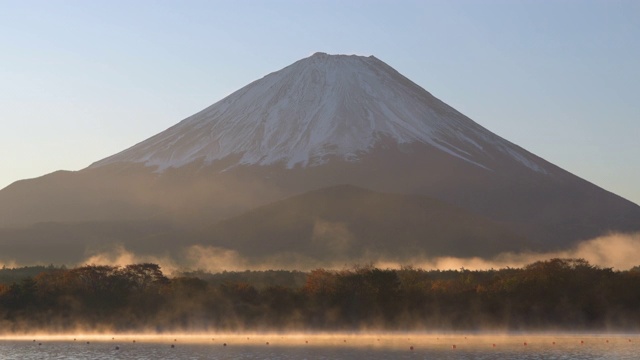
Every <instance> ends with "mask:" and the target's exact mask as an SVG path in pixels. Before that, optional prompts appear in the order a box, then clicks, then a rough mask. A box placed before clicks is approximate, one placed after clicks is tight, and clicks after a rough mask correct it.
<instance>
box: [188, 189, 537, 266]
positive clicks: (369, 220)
mask: <svg viewBox="0 0 640 360" xmlns="http://www.w3.org/2000/svg"><path fill="white" fill-rule="evenodd" d="M201 236H202V238H201V240H200V241H198V242H199V243H201V244H209V245H213V246H216V247H222V248H225V249H232V250H236V251H238V252H239V253H241V254H243V255H245V256H247V257H252V258H268V257H273V256H277V255H281V254H292V255H296V256H300V255H302V256H306V257H309V258H313V259H319V260H333V261H337V260H342V261H349V259H365V258H374V259H380V258H382V259H411V258H426V257H435V256H443V255H452V254H457V255H458V256H489V255H495V254H497V253H499V252H502V251H507V250H513V251H515V250H521V249H524V248H530V247H531V245H532V244H531V242H530V241H528V240H526V239H524V238H522V237H521V236H519V235H516V234H515V233H513V232H512V231H509V230H508V229H506V228H505V227H504V226H502V225H500V224H498V223H496V222H493V221H491V220H489V219H486V218H483V217H480V216H477V215H473V214H471V213H469V212H467V211H465V210H463V209H459V208H456V207H453V206H450V205H447V204H445V203H443V202H441V201H438V200H435V199H431V198H428V197H424V196H412V195H397V194H383V193H377V192H373V191H370V190H365V189H362V188H358V187H354V186H350V185H342V186H334V187H329V188H324V189H320V190H316V191H311V192H308V193H305V194H302V195H297V196H294V197H291V198H288V199H285V200H282V201H278V202H276V203H272V204H269V205H265V206H262V207H260V208H257V209H255V210H252V211H249V212H247V213H245V214H242V215H239V216H237V217H233V218H231V219H228V220H225V221H222V222H220V223H219V224H216V225H214V226H212V227H210V228H208V229H206V230H205V231H204V232H203V235H201Z"/></svg>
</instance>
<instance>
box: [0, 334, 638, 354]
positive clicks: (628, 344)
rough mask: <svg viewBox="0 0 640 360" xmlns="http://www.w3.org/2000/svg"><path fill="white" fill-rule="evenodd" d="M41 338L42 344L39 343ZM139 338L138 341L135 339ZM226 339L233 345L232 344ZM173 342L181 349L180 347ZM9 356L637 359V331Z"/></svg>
mask: <svg viewBox="0 0 640 360" xmlns="http://www.w3.org/2000/svg"><path fill="white" fill-rule="evenodd" d="M34 340H35V341H34ZM134 341H135V342H134ZM225 344H226V345H225ZM172 346H173V347H172ZM0 357H1V358H2V359H363V360H364V359H581V360H582V359H637V358H639V357H640V339H639V338H638V337H637V335H620V334H618V335H604V334H602V335H460V334H455V335H451V334H449V335H437V334H429V335H418V334H402V335H401V334H391V335H390V334H368V335H353V334H351V335H350V334H334V335H327V334H322V335H317V334H314V335H309V334H296V335H281V334H271V335H266V334H242V335H240V334H236V335H220V334H216V335H211V334H209V335H206V336H205V335H198V336H185V335H166V336H143V335H140V336H133V335H129V336H126V337H124V336H113V339H112V336H110V335H109V336H107V335H103V336H76V340H74V336H57V337H56V336H54V337H51V336H49V337H44V336H40V337H38V338H33V337H32V338H26V337H21V338H15V337H14V338H4V339H2V340H0Z"/></svg>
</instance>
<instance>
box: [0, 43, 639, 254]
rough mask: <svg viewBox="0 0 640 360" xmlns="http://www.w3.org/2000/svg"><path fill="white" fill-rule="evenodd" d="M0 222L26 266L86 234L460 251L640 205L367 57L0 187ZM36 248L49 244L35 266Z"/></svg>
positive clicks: (585, 229) (318, 61) (533, 239)
mask: <svg viewBox="0 0 640 360" xmlns="http://www.w3.org/2000/svg"><path fill="white" fill-rule="evenodd" d="M212 71H215V70H212ZM80 150H81V149H80ZM336 189H337V190H336ZM383 193H384V194H386V195H381V194H383ZM304 194H306V195H304ZM42 222H47V223H48V224H45V225H38V223H42ZM16 226H21V227H23V228H22V229H23V230H24V231H23V230H15V229H16ZM9 227H12V229H11V230H8V231H0V250H2V251H5V250H6V251H9V252H11V251H13V252H14V253H16V252H17V251H18V250H17V249H22V250H20V251H22V254H23V255H24V256H25V258H30V257H32V256H41V257H38V258H37V259H41V258H42V259H46V256H50V255H51V254H52V253H53V252H57V253H59V254H60V256H63V257H64V256H67V254H71V253H78V252H80V253H84V250H85V247H83V246H89V245H87V244H88V243H86V244H84V245H82V241H85V242H86V241H89V240H87V239H91V244H92V245H91V246H92V247H100V246H105V244H109V243H115V244H125V245H126V246H127V247H131V248H133V249H135V250H136V251H138V250H140V251H146V250H150V249H151V250H153V251H163V249H169V248H171V249H174V250H175V251H177V250H178V249H179V247H180V246H182V245H183V244H185V243H188V242H190V243H191V244H194V243H195V244H208V245H212V246H215V247H223V248H232V249H233V250H234V251H239V252H240V253H242V252H243V251H245V252H247V253H251V252H252V251H254V250H257V249H261V250H260V251H258V252H262V251H263V250H264V251H267V250H266V249H269V251H272V252H273V253H269V254H265V256H271V255H273V256H276V255H278V254H277V252H278V251H283V252H285V253H286V252H287V251H290V250H291V249H296V248H299V249H303V248H304V249H306V250H305V251H307V253H306V254H307V255H309V254H311V255H313V254H315V251H316V250H317V249H323V250H322V251H325V250H326V251H328V252H326V253H327V254H333V253H334V252H335V251H338V250H339V249H341V248H342V247H344V246H346V245H345V244H346V243H348V244H350V245H349V246H348V248H349V249H350V250H349V251H350V252H349V253H348V254H357V253H358V252H367V251H371V252H377V253H380V255H389V256H396V255H399V254H400V252H399V251H400V250H399V249H401V248H402V249H404V250H403V251H405V253H406V252H409V253H415V252H420V253H424V254H427V255H429V254H439V255H453V256H461V255H464V256H473V255H474V254H479V253H483V254H485V255H487V254H496V253H499V252H501V251H519V250H549V249H559V248H566V247H568V246H572V245H575V243H576V242H578V241H581V240H586V239H590V238H593V237H596V236H599V235H602V234H606V233H609V232H612V231H615V232H634V231H640V207H638V205H636V204H633V203H631V202H629V201H627V200H625V199H623V198H620V197H619V196H617V195H615V194H612V193H610V192H608V191H606V190H604V189H601V188H599V187H598V186H596V185H594V184H591V183H589V182H588V181H585V180H583V179H581V178H579V177H577V176H575V175H573V174H571V173H569V172H567V171H564V170H562V169H561V168H559V167H557V166H555V165H553V164H551V163H549V162H547V161H546V160H544V159H541V158H539V157H537V156H536V155H534V154H532V153H530V152H528V151H526V150H525V149H522V148H521V147H519V146H517V145H515V144H513V143H510V142H509V141H507V140H505V139H503V138H501V137H499V136H497V135H495V134H493V133H492V132H490V131H489V130H487V129H485V128H483V127H482V126H480V125H479V124H477V123H475V122H474V121H473V120H471V119H469V118H468V117H466V116H465V115H463V114H461V113H459V112H458V111H456V110H455V109H453V108H451V107H450V106H448V105H447V104H445V103H444V102H442V101H440V100H438V99H437V98H435V97H434V96H432V95H431V94H430V93H429V92H427V91H426V90H424V89H423V88H422V87H420V86H419V85H417V84H415V83H413V82H412V81H411V80H409V79H407V78H406V77H404V76H402V75H401V74H400V73H398V72H397V71H395V70H394V69H393V68H391V67H390V66H388V65H387V64H385V63H384V62H382V61H380V60H378V59H377V58H375V57H373V56H369V57H362V56H345V55H327V54H324V53H316V54H314V55H312V56H310V57H308V58H305V59H302V60H299V61H297V62H295V63H293V64H292V65H290V66H288V67H285V68H284V69H282V70H279V71H276V72H274V73H271V74H269V75H267V76H265V77H263V78H262V79H259V80H256V81H254V82H253V83H251V84H249V85H247V86H245V87H243V88H241V89H240V90H238V91H236V92H235V93H233V94H231V95H229V96H227V97H226V98H224V99H222V100H220V101H218V102H216V103H215V104H213V105H211V106H210V107H208V108H206V109H204V110H202V111H200V112H198V113H196V114H195V115H193V116H191V117H189V118H187V119H184V120H183V121H181V122H179V123H177V124H176V125H175V126H173V127H171V128H169V129H167V130H165V131H163V132H161V133H159V134H157V135H155V136H153V137H151V138H149V139H147V140H144V141H142V142H140V143H138V144H137V145H134V146H132V147H131V148H129V149H126V150H124V151H122V152H120V153H118V154H115V155H113V156H110V157H108V158H106V159H103V160H100V161H97V162H95V163H93V164H92V165H91V166H89V167H88V168H86V169H83V170H81V171H77V172H64V171H60V172H55V173H52V174H48V175H45V176H42V177H40V178H37V179H31V180H23V181H19V182H16V183H14V184H12V185H10V186H8V187H7V188H5V189H2V190H0V228H5V229H8V228H9ZM327 229H329V230H327ZM438 229H439V230H438ZM0 230H2V229H0ZM3 234H5V235H3ZM3 236H5V237H6V239H5V238H3ZM20 239H22V240H20ZM40 239H52V240H51V241H52V244H48V248H47V247H42V249H49V250H42V251H43V252H41V253H35V255H34V254H32V253H31V249H33V248H34V247H35V245H37V244H39V243H42V241H41V240H40ZM73 239H75V240H73ZM43 241H46V240H43ZM345 241H346V243H345ZM60 244H63V245H64V246H63V245H60ZM240 244H242V246H240ZM305 244H306V245H305ZM331 244H338V245H336V246H337V248H334V246H333V245H331ZM232 245H233V246H232ZM236 245H237V247H234V246H236ZM3 249H4V250H3ZM314 249H316V250H314ZM363 249H366V251H365V250H363ZM479 249H481V250H482V251H480V250H479ZM396 250H398V251H396ZM318 251H319V250H318ZM254 252H255V251H254ZM7 254H9V253H7ZM345 254H347V253H346V252H345ZM14 255H15V254H14ZM343 255H344V254H343ZM7 256H13V255H11V254H9V255H7ZM0 260H2V259H0ZM38 261H40V260H38ZM45 262H46V260H45Z"/></svg>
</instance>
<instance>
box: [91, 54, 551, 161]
mask: <svg viewBox="0 0 640 360" xmlns="http://www.w3.org/2000/svg"><path fill="white" fill-rule="evenodd" d="M383 138H386V139H389V140H391V141H393V142H395V143H397V144H409V143H413V142H421V143H424V144H428V145H430V146H432V147H434V148H436V149H438V150H440V151H442V152H445V153H447V154H449V155H452V156H454V157H457V158H459V159H462V160H464V161H466V162H468V163H470V164H473V165H475V166H479V167H481V168H485V169H489V170H490V169H491V166H492V165H491V164H490V163H487V161H486V157H487V153H488V151H487V150H488V149H489V148H490V149H492V150H494V151H498V152H501V153H503V154H505V155H507V156H508V157H510V158H512V159H513V160H515V161H516V162H519V163H520V164H522V165H524V166H526V167H528V168H530V169H532V170H534V171H538V172H546V170H545V165H544V164H542V163H540V162H539V161H538V160H537V159H536V158H535V157H534V156H531V154H529V153H528V152H526V151H524V150H522V149H521V148H519V147H517V146H515V145H513V144H511V143H509V142H508V141H505V140H504V139H502V138H500V137H498V136H496V135H494V134H493V133H491V132H489V131H488V130H486V129H484V128H483V127H481V126H480V125H478V124H476V123H475V122H473V121H472V120H470V119H469V118H467V117H466V116H464V115H462V114H460V113H459V112H457V111H456V110H454V109H453V108H451V107H450V106H448V105H446V104H445V103H443V102H441V101H440V100H438V99H436V98H435V97H433V96H432V95H431V94H430V93H428V92H427V91H426V90H424V89H423V88H421V87H420V86H418V85H416V84H415V83H413V82H411V81H410V80H409V79H407V78H406V77H404V76H402V75H401V74H400V73H398V72H397V71H395V70H394V69H393V68H391V67H390V66H388V65H387V64H385V63H384V62H382V61H380V60H378V59H377V58H375V57H373V56H369V57H363V56H355V55H352V56H346V55H327V54H324V53H316V54H314V55H313V56H311V57H309V58H306V59H302V60H300V61H298V62H296V63H294V64H292V65H290V66H287V67H286V68H284V69H282V70H280V71H276V72H274V73H271V74H269V75H267V76H265V77H263V78H262V79H259V80H257V81H254V82H253V83H251V84H249V85H247V86H245V87H243V88H242V89H240V90H238V91H236V92H235V93H233V94H231V95H229V96H227V97H226V98H224V99H222V100H220V101H218V102H217V103H215V104H213V105H211V106H210V107H208V108H206V109H204V110H202V111H201V112H199V113H197V114H195V115H193V116H191V117H189V118H187V119H185V120H183V121H182V122H180V123H178V124H177V125H175V126H173V127H171V128H170V129H168V130H166V131H164V132H162V133H160V134H158V135H156V136H154V137H152V138H150V139H148V140H146V141H143V142H141V143H139V144H137V145H135V146H133V147H132V148H129V149H127V150H125V151H123V152H121V153H119V154H116V155H114V156H111V157H109V158H106V159H104V160H101V161H98V162H97V163H95V164H93V165H92V167H93V168H95V167H99V166H103V165H107V164H112V163H121V162H132V163H142V164H145V165H146V166H151V167H156V168H157V169H158V170H159V171H163V170H165V169H167V168H169V167H181V166H184V165H186V164H189V163H192V162H194V161H204V163H205V164H211V163H212V162H215V161H216V160H222V159H224V158H226V157H230V156H236V157H237V160H236V161H235V162H234V163H231V164H230V165H229V166H234V165H271V164H278V163H281V164H284V165H285V167H286V168H293V167H295V166H302V167H305V166H314V165H320V164H323V163H325V162H326V161H327V159H328V158H329V157H331V156H336V157H338V158H341V159H343V160H349V161H355V160H357V159H358V158H359V156H360V155H362V154H363V153H366V152H368V151H370V150H371V149H372V148H374V147H375V145H376V144H377V143H378V142H379V141H380V140H381V139H383Z"/></svg>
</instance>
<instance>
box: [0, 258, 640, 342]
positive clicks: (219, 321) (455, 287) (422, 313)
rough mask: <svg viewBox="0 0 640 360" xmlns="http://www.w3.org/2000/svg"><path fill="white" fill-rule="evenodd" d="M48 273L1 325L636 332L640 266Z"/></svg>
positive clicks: (21, 286)
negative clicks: (176, 273)
mask: <svg viewBox="0 0 640 360" xmlns="http://www.w3.org/2000/svg"><path fill="white" fill-rule="evenodd" d="M4 270H5V269H3V271H4ZM42 270H43V271H41V272H40V273H38V274H37V275H34V276H28V277H26V278H23V279H21V280H19V281H15V282H12V283H5V284H0V331H1V332H33V331H36V330H48V331H57V332H65V331H67V332H72V331H78V330H82V331H91V330H92V331H153V332H168V331H238V330H240V331H242V330H246V331H249V330H251V331H260V330H271V331H273V330H329V331H330V330H341V331H344V330H360V329H368V330H613V329H619V330H638V328H639V327H640V269H638V268H634V269H631V270H628V271H614V270H612V269H611V268H601V267H598V266H594V265H591V264H589V263H588V262H587V261H585V260H582V259H551V260H547V261H539V262H535V263H532V264H530V265H527V266H524V267H522V268H505V269H499V270H493V269H492V270H485V271H470V270H466V269H460V270H450V271H438V270H423V269H417V268H412V267H404V268H401V269H396V270H394V269H379V268H375V267H373V266H354V267H352V268H349V269H344V270H327V269H316V270H313V271H310V272H307V273H303V272H295V271H272V270H270V271H251V272H225V273H220V274H206V273H202V272H191V273H183V274H180V275H178V276H174V277H172V278H169V277H167V276H165V275H164V274H163V273H162V271H161V269H160V267H159V266H158V265H156V264H149V263H147V264H133V265H128V266H124V267H115V266H97V265H89V266H82V267H77V268H72V269H66V268H55V267H47V268H43V269H42Z"/></svg>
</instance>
